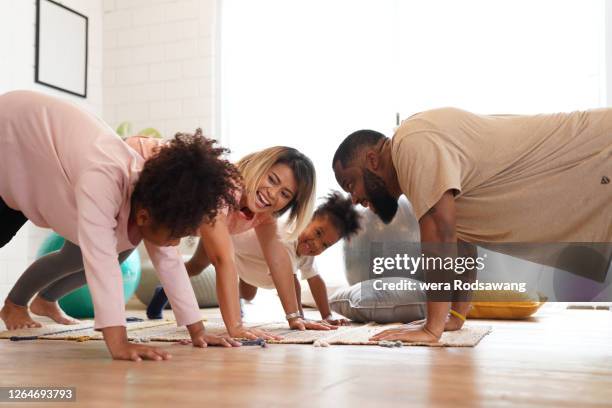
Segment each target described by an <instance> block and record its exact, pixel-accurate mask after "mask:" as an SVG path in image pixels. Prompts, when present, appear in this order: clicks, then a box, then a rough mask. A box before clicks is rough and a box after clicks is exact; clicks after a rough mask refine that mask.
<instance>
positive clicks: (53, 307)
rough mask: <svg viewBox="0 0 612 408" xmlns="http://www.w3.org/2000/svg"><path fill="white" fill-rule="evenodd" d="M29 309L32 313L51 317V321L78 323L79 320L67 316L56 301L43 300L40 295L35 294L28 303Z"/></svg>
mask: <svg viewBox="0 0 612 408" xmlns="http://www.w3.org/2000/svg"><path fill="white" fill-rule="evenodd" d="M30 310H31V311H32V313H34V314H35V315H38V316H47V317H50V318H51V319H53V321H55V322H57V323H60V324H79V323H81V322H80V321H79V320H76V319H73V318H72V317H70V316H68V315H67V314H66V313H64V311H63V310H62V308H61V307H59V304H58V303H57V302H49V301H47V300H44V299H43V298H41V297H40V296H36V297H35V298H34V300H33V301H32V303H31V304H30Z"/></svg>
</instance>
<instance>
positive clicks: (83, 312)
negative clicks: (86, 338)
mask: <svg viewBox="0 0 612 408" xmlns="http://www.w3.org/2000/svg"><path fill="white" fill-rule="evenodd" d="M63 245H64V238H62V237H61V236H60V235H58V234H56V233H55V232H53V233H51V235H49V236H48V237H47V238H46V239H45V241H44V242H43V243H42V245H41V246H40V248H39V250H38V252H37V253H36V257H37V258H40V257H42V256H43V255H46V254H48V253H50V252H54V251H57V250H59V249H61V248H62V246H63ZM121 275H122V277H123V296H124V298H125V301H126V303H127V301H128V300H129V299H130V298H131V297H132V295H133V294H134V292H135V291H136V288H137V287H138V283H139V282H140V255H138V250H134V252H132V253H131V254H130V256H128V257H127V259H126V260H125V261H123V263H122V264H121ZM59 304H60V307H61V308H62V310H64V312H66V313H68V314H69V315H70V316H72V317H74V318H80V319H82V318H92V317H94V309H93V302H92V301H91V294H90V293H89V287H88V286H87V285H85V286H83V287H81V288H79V289H77V290H74V291H72V292H70V293H68V294H67V295H65V296H63V297H62V298H61V299H60V300H59Z"/></svg>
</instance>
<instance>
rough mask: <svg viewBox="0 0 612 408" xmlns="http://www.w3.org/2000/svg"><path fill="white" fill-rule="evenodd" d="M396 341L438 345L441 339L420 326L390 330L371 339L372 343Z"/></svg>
mask: <svg viewBox="0 0 612 408" xmlns="http://www.w3.org/2000/svg"><path fill="white" fill-rule="evenodd" d="M383 340H387V341H395V340H401V341H405V342H407V343H410V342H424V343H436V342H437V341H438V340H440V337H436V336H435V335H434V334H433V333H432V332H430V331H429V330H427V329H426V328H425V326H419V325H412V326H410V325H407V326H404V327H403V328H401V329H389V330H384V331H382V332H380V333H378V334H377V335H375V336H372V337H370V341H383Z"/></svg>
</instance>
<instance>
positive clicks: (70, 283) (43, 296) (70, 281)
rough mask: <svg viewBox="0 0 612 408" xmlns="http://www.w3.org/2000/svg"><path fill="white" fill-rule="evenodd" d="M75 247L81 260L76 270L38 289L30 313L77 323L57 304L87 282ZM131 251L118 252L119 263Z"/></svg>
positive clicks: (79, 253) (63, 322)
mask: <svg viewBox="0 0 612 408" xmlns="http://www.w3.org/2000/svg"><path fill="white" fill-rule="evenodd" d="M75 248H76V250H78V257H79V259H80V260H81V262H80V264H79V266H80V268H79V269H78V270H77V271H76V272H74V273H71V274H68V275H66V276H64V277H63V278H61V279H59V280H56V281H55V282H53V283H52V284H51V285H49V286H47V287H46V288H44V289H43V290H42V291H40V292H39V293H38V296H36V298H35V299H34V301H33V302H32V304H31V305H30V310H32V313H34V314H37V315H39V316H48V317H50V318H51V319H53V320H55V321H56V322H58V323H62V324H74V323H78V320H75V319H73V318H71V317H69V316H68V315H66V314H65V313H64V311H63V310H62V309H61V308H60V307H59V304H58V300H59V299H60V298H62V297H63V296H65V295H67V294H68V293H70V292H72V291H74V290H77V289H79V288H80V287H82V286H85V285H86V284H87V279H86V278H85V271H84V269H83V262H82V255H81V250H80V248H79V247H77V246H75ZM133 251H134V248H132V249H130V250H127V251H124V252H122V253H120V254H119V259H118V261H119V263H120V264H121V263H122V262H123V261H125V260H126V259H127V258H128V256H130V254H131V253H132V252H133Z"/></svg>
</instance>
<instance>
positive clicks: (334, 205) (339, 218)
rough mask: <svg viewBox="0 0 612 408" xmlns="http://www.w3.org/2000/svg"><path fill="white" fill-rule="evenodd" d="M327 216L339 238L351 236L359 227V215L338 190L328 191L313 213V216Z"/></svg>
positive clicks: (349, 199) (349, 201) (349, 200)
mask: <svg viewBox="0 0 612 408" xmlns="http://www.w3.org/2000/svg"><path fill="white" fill-rule="evenodd" d="M321 216H328V217H329V219H330V221H331V223H332V224H333V225H334V227H336V228H337V229H338V231H339V232H340V238H347V239H349V238H351V237H352V236H354V235H355V234H357V233H358V232H359V230H360V229H361V215H360V214H359V212H357V209H356V208H355V206H354V205H353V203H352V202H351V198H350V197H344V196H343V195H342V194H341V193H340V192H338V191H332V192H330V193H329V194H328V195H327V196H326V197H325V201H324V202H323V203H322V204H320V205H319V206H318V207H317V209H316V210H315V212H314V214H313V218H314V217H321Z"/></svg>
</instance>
